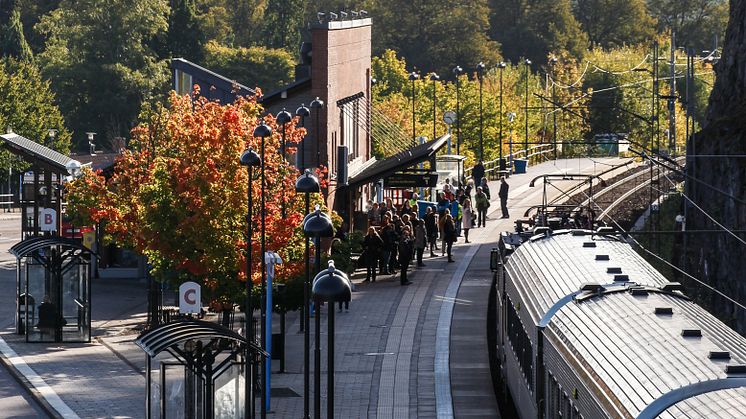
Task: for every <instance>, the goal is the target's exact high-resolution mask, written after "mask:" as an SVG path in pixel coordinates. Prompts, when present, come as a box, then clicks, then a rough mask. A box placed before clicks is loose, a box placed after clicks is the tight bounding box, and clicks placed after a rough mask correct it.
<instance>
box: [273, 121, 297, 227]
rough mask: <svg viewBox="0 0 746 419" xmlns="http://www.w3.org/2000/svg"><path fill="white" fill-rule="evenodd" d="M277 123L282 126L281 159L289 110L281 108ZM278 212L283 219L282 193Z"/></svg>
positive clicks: (283, 195) (283, 196) (283, 151)
mask: <svg viewBox="0 0 746 419" xmlns="http://www.w3.org/2000/svg"><path fill="white" fill-rule="evenodd" d="M276 120H277V123H278V124H280V126H281V127H282V140H281V142H280V155H281V156H282V158H283V160H285V125H286V124H287V123H288V122H290V121H292V120H293V116H292V115H290V112H288V111H286V110H285V108H282V111H280V113H278V114H277V118H276ZM280 213H281V214H282V218H283V219H285V194H282V200H281V202H280Z"/></svg>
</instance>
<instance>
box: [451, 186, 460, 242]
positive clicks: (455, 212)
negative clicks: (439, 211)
mask: <svg viewBox="0 0 746 419" xmlns="http://www.w3.org/2000/svg"><path fill="white" fill-rule="evenodd" d="M461 215H462V214H461V205H459V203H458V201H457V200H456V197H455V196H454V197H453V199H452V200H451V217H453V223H454V224H455V225H456V237H460V236H461Z"/></svg>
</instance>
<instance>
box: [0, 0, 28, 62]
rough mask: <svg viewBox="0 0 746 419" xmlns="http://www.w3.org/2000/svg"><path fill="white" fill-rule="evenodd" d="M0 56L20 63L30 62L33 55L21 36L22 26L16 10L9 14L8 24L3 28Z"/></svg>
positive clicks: (24, 38) (19, 15)
mask: <svg viewBox="0 0 746 419" xmlns="http://www.w3.org/2000/svg"><path fill="white" fill-rule="evenodd" d="M3 32H4V33H3V40H2V55H3V57H14V58H17V59H19V60H21V61H31V60H33V59H34V54H33V53H32V52H31V48H30V47H29V45H28V42H26V37H25V36H24V35H23V24H22V23H21V14H20V13H19V12H18V9H16V10H13V12H12V13H11V14H10V20H9V21H8V24H7V25H6V26H5V28H3Z"/></svg>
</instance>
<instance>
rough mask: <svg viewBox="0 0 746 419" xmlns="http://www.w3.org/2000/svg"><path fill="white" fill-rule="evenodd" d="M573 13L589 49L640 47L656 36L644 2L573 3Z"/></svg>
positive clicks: (580, 0)
mask: <svg viewBox="0 0 746 419" xmlns="http://www.w3.org/2000/svg"><path fill="white" fill-rule="evenodd" d="M573 12H574V14H575V17H576V19H577V20H578V22H580V25H581V27H582V28H583V30H584V31H585V33H586V34H587V35H588V41H589V43H590V46H591V47H594V46H599V47H602V48H607V49H608V48H614V47H620V46H623V45H629V44H639V43H642V42H645V41H649V40H650V39H652V38H653V36H654V35H655V21H654V20H653V19H652V18H651V17H650V15H649V14H648V12H647V8H646V6H645V2H644V0H575V4H574V6H573Z"/></svg>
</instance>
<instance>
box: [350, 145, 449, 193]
mask: <svg viewBox="0 0 746 419" xmlns="http://www.w3.org/2000/svg"><path fill="white" fill-rule="evenodd" d="M449 138H451V135H450V134H446V135H444V136H442V137H440V138H438V139H436V140H433V141H428V142H426V143H422V144H419V145H416V146H414V147H412V148H409V149H407V150H404V151H400V152H399V153H396V154H394V155H393V156H391V157H388V158H385V159H383V160H377V161H375V162H374V163H372V164H370V165H368V166H367V167H366V168H365V169H363V170H362V171H360V172H359V173H357V174H355V175H354V176H351V177H350V179H349V180H348V182H347V184H348V185H349V186H350V187H354V186H358V185H362V184H365V183H369V182H375V181H377V180H379V179H383V178H385V177H388V176H390V175H392V174H393V173H394V172H396V171H398V170H402V169H406V168H408V167H410V166H413V165H415V164H417V163H420V162H422V161H425V160H427V159H429V158H431V157H433V156H435V153H437V152H438V150H440V149H441V148H443V146H444V145H446V143H448V139H449Z"/></svg>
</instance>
